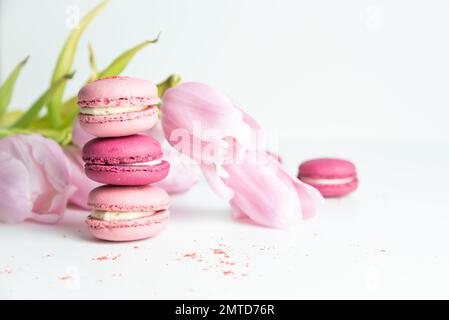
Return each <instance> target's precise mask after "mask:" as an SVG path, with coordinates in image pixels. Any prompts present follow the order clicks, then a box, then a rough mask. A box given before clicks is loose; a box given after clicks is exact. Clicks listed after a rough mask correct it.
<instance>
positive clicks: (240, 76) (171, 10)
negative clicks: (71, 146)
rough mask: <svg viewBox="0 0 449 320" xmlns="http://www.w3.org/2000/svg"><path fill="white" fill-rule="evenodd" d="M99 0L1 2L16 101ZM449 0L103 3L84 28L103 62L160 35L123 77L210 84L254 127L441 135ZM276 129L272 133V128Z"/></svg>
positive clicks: (448, 97)
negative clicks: (19, 67)
mask: <svg viewBox="0 0 449 320" xmlns="http://www.w3.org/2000/svg"><path fill="white" fill-rule="evenodd" d="M95 3H97V1H75V0H64V1H52V0H39V1H25V0H19V1H17V0H14V1H8V0H2V1H1V13H0V23H1V37H0V39H1V52H0V57H1V60H0V71H1V77H2V79H3V78H4V77H5V75H6V74H7V73H8V72H9V71H10V70H11V69H12V68H13V66H14V65H15V64H16V63H17V62H18V61H20V60H21V59H23V58H24V57H25V56H27V55H31V59H30V61H29V63H28V65H27V66H26V68H25V69H24V72H23V74H22V76H21V78H20V80H19V82H18V86H17V91H16V94H15V98H14V100H13V105H14V106H16V107H24V106H27V105H29V104H30V103H31V102H32V101H33V100H34V99H35V98H36V97H37V96H38V95H39V94H40V93H41V92H43V91H44V90H45V89H46V88H47V85H48V82H49V81H50V80H49V79H50V76H51V72H52V70H53V66H54V63H55V59H56V57H57V55H58V54H59V50H60V48H61V47H62V45H63V43H64V41H65V39H66V37H67V35H68V33H69V29H68V28H67V27H66V25H67V20H68V17H69V14H70V13H71V12H73V11H72V9H73V8H74V7H75V8H78V9H79V11H80V13H81V15H83V14H84V13H86V12H87V11H88V10H89V9H90V8H92V7H93V5H94V4H95ZM448 17H449V1H447V0H430V1H413V0H391V1H380V0H353V1H348V0H344V1H324V0H318V1H274V0H271V1H267V0H263V1H255V0H254V1H249V0H244V1H208V0H192V1H180V0H178V1H176V0H168V1H167V0H152V1H137V0H131V1H126V2H125V1H119V0H115V1H112V2H111V3H110V4H109V6H108V7H107V8H106V10H105V11H104V12H103V13H101V14H100V15H99V16H98V17H97V18H96V19H95V20H94V22H93V23H92V24H91V26H90V27H89V28H88V30H87V31H86V33H85V34H84V36H83V38H82V41H81V43H80V45H79V51H78V55H77V59H76V63H75V66H74V68H75V69H76V70H77V75H76V79H75V80H74V81H73V82H72V83H71V84H70V86H69V89H70V90H69V91H70V94H73V93H76V92H77V90H78V89H79V87H80V85H81V84H82V83H83V82H84V81H85V79H86V78H87V76H88V74H89V73H88V72H89V69H88V51H87V44H88V43H91V44H92V45H93V47H94V50H95V52H96V55H97V60H98V64H99V66H100V67H104V66H106V65H107V64H109V63H110V62H111V61H112V60H113V59H114V58H115V57H116V56H117V55H118V54H120V53H121V52H123V51H124V50H126V49H128V48H130V47H132V46H134V45H135V44H137V43H139V42H141V41H143V40H146V39H151V38H153V37H155V36H156V34H157V33H158V32H159V31H162V37H161V40H160V42H159V43H158V44H157V45H154V46H152V47H147V48H146V49H144V50H143V51H142V52H141V53H139V54H138V55H137V56H136V57H135V59H134V60H133V61H132V63H131V64H130V66H129V68H128V69H127V70H126V72H125V73H126V74H129V75H132V76H136V77H142V78H148V79H154V80H155V81H158V80H162V79H163V78H164V77H165V76H167V75H168V74H170V73H173V72H176V73H179V74H180V75H181V76H182V77H183V79H184V80H185V81H201V82H206V83H209V84H213V85H216V86H218V87H219V88H221V89H222V90H224V91H225V92H227V93H228V94H229V95H231V96H233V97H234V98H235V99H237V101H239V102H240V103H241V104H242V105H243V106H244V108H245V109H246V110H247V111H249V112H250V113H251V114H253V115H254V117H255V118H256V119H258V120H259V121H260V122H262V124H264V125H265V126H267V127H270V128H272V129H276V130H279V131H280V132H279V134H280V135H281V136H288V137H290V136H291V135H292V134H293V135H295V136H297V137H299V138H300V139H302V140H306V141H310V140H311V139H318V140H329V139H332V140H345V141H346V140H348V139H351V140H360V141H366V140H367V139H369V140H379V139H381V140H389V141H392V140H410V141H416V140H417V139H418V140H427V139H439V140H449V126H447V125H446V123H447V117H448V115H449V112H448V110H449V109H448V107H449V94H448V90H447V89H448V87H449V58H448V57H449V41H448V33H449V19H448ZM281 128H282V130H281Z"/></svg>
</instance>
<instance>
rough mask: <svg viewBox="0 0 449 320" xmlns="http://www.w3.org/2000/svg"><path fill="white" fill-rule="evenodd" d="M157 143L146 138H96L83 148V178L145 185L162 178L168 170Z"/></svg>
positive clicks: (119, 183) (115, 183)
mask: <svg viewBox="0 0 449 320" xmlns="http://www.w3.org/2000/svg"><path fill="white" fill-rule="evenodd" d="M162 156H163V154H162V149H161V145H160V143H159V142H158V141H157V140H156V139H154V138H152V137H150V136H146V135H131V136H126V137H117V138H95V139H92V140H90V141H89V142H88V143H86V144H85V145H84V148H83V160H84V162H85V167H84V168H85V172H86V175H87V176H88V177H89V178H90V179H92V180H94V181H97V182H100V183H104V184H112V185H123V186H129V185H145V184H150V183H155V182H158V181H160V180H162V179H164V178H165V177H166V176H167V174H168V172H169V169H170V165H169V163H168V162H167V161H165V160H162Z"/></svg>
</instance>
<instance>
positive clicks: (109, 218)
mask: <svg viewBox="0 0 449 320" xmlns="http://www.w3.org/2000/svg"><path fill="white" fill-rule="evenodd" d="M87 204H88V206H89V207H90V208H91V209H92V212H91V214H90V215H89V217H88V218H87V220H86V223H87V225H88V226H89V230H90V232H91V233H92V235H93V236H94V237H96V238H98V239H102V240H109V241H132V240H139V239H145V238H150V237H153V236H155V235H157V234H158V233H160V232H161V231H162V230H163V229H165V228H166V226H167V224H168V221H169V210H168V208H169V197H168V194H167V193H166V192H165V191H164V190H162V189H160V188H157V187H153V186H128V187H121V186H101V187H98V188H95V189H93V190H92V191H91V192H90V193H89V198H88V202H87Z"/></svg>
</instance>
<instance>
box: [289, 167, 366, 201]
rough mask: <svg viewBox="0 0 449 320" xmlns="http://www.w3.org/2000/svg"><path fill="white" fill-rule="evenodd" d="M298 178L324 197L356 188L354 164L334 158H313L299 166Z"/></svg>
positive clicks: (348, 191) (356, 179) (342, 193)
mask: <svg viewBox="0 0 449 320" xmlns="http://www.w3.org/2000/svg"><path fill="white" fill-rule="evenodd" d="M298 178H299V179H300V180H301V181H303V182H305V183H307V184H309V185H311V186H313V187H315V188H316V189H318V191H320V193H321V194H322V195H323V196H324V197H340V196H344V195H346V194H348V193H350V192H353V191H354V190H356V189H357V186H358V184H359V180H358V178H357V171H356V168H355V165H354V164H353V163H352V162H350V161H348V160H342V159H335V158H322V159H313V160H309V161H306V162H303V163H302V164H301V165H300V166H299V173H298Z"/></svg>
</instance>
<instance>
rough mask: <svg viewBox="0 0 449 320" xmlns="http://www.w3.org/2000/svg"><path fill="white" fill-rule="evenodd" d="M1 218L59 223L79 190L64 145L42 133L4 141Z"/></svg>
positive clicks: (0, 165)
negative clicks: (41, 134)
mask: <svg viewBox="0 0 449 320" xmlns="http://www.w3.org/2000/svg"><path fill="white" fill-rule="evenodd" d="M0 180H1V183H0V221H3V222H8V223H16V222H21V221H24V220H26V219H32V220H36V221H41V222H57V221H58V220H59V219H60V218H61V217H62V215H63V213H64V211H65V209H66V206H67V201H68V199H69V198H70V196H71V195H72V194H73V193H74V192H75V187H74V186H72V185H71V183H70V166H69V162H68V160H67V158H66V156H65V155H64V153H63V152H62V149H61V147H60V146H59V145H58V144H57V143H56V142H54V141H53V140H49V139H46V138H44V137H42V136H40V135H36V134H32V135H16V136H11V137H7V138H4V139H2V140H0Z"/></svg>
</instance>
